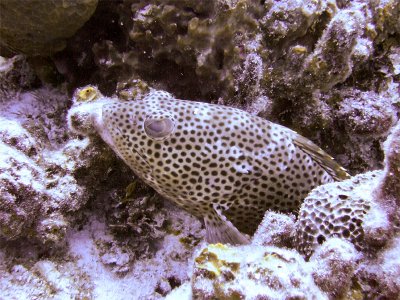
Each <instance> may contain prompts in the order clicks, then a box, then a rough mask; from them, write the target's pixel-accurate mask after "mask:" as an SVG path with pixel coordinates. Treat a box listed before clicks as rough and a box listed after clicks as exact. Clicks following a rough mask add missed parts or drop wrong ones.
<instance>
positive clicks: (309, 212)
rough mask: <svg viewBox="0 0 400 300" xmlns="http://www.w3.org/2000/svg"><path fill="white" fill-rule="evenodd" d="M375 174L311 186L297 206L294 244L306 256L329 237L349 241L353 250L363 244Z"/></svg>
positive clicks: (371, 203) (376, 180)
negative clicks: (308, 192)
mask: <svg viewBox="0 0 400 300" xmlns="http://www.w3.org/2000/svg"><path fill="white" fill-rule="evenodd" d="M378 174H380V173H379V172H378V173H376V172H375V173H374V172H372V173H367V174H361V175H358V176H355V177H353V178H351V179H348V180H345V181H342V182H334V183H329V184H325V185H322V186H319V187H317V188H315V189H314V190H313V191H311V193H310V194H309V195H308V196H307V197H306V199H305V200H304V203H303V204H302V206H301V208H300V213H299V218H298V221H297V229H296V236H297V243H296V244H297V247H298V249H299V250H300V251H301V252H303V253H305V254H306V255H310V254H311V253H312V251H313V250H314V249H315V248H316V247H317V246H318V245H321V244H322V243H324V242H325V241H326V240H327V239H328V238H330V237H340V238H344V239H347V240H350V241H351V242H352V243H353V244H354V245H355V246H356V249H362V248H363V247H364V246H365V244H364V238H365V237H364V221H365V219H366V216H367V214H368V213H369V212H370V209H371V206H372V205H373V198H372V190H371V186H372V185H373V184H375V186H377V185H378V183H379V181H378V179H379V176H378Z"/></svg>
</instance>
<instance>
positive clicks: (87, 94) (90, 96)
mask: <svg viewBox="0 0 400 300" xmlns="http://www.w3.org/2000/svg"><path fill="white" fill-rule="evenodd" d="M99 95H100V92H99V90H98V89H97V88H96V87H94V86H87V87H84V88H82V89H80V90H78V91H77V93H76V97H77V101H82V102H84V101H87V102H89V101H93V100H95V99H96V98H98V97H99Z"/></svg>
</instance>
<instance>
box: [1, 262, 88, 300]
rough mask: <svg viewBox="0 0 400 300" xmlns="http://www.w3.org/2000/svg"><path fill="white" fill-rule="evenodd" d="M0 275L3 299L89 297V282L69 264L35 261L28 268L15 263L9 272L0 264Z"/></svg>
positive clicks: (73, 265) (79, 271)
mask: <svg viewBox="0 0 400 300" xmlns="http://www.w3.org/2000/svg"><path fill="white" fill-rule="evenodd" d="M0 274H1V280H0V291H1V296H2V298H4V299H13V298H18V299H32V298H40V299H54V298H59V299H70V298H71V297H76V298H80V299H82V298H86V299H90V298H92V297H93V294H92V286H91V283H90V282H88V280H87V278H85V277H86V276H87V274H85V273H84V272H82V271H81V270H79V268H78V266H77V265H75V264H73V263H66V264H60V263H55V262H52V261H49V260H39V261H37V262H36V263H35V264H34V265H33V267H31V268H30V267H26V266H23V265H21V264H16V265H14V266H12V268H11V270H10V272H7V271H5V270H4V269H3V266H1V263H0Z"/></svg>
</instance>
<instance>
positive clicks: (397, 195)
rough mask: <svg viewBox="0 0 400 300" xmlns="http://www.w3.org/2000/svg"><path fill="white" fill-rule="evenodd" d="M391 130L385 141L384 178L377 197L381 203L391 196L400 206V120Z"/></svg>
mask: <svg viewBox="0 0 400 300" xmlns="http://www.w3.org/2000/svg"><path fill="white" fill-rule="evenodd" d="M392 131H393V132H392V134H391V135H390V136H389V137H388V139H387V141H386V142H385V146H386V149H385V150H386V151H385V155H386V157H385V170H384V178H383V180H382V184H381V186H380V187H379V189H378V190H377V193H378V194H377V197H378V198H380V199H381V202H382V204H385V202H386V201H387V200H389V199H390V198H392V199H393V200H394V201H395V205H396V206H397V207H400V122H399V123H398V124H397V126H395V127H394V128H393V130H392ZM388 198H389V199H388ZM387 204H389V203H387Z"/></svg>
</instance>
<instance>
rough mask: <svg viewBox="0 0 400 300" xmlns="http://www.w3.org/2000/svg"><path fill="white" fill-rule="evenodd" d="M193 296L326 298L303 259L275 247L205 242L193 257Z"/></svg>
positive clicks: (201, 297) (208, 297) (218, 297)
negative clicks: (202, 247)
mask: <svg viewBox="0 0 400 300" xmlns="http://www.w3.org/2000/svg"><path fill="white" fill-rule="evenodd" d="M192 291H193V297H194V298H196V299H244V298H246V299H261V298H267V299H293V298H295V299H308V298H318V299H328V298H327V296H326V294H325V293H323V292H322V291H321V290H320V289H319V288H318V287H317V286H316V285H315V283H314V281H313V279H312V276H311V273H310V271H309V268H307V266H306V263H305V261H304V259H303V258H302V257H301V256H300V255H299V254H298V253H296V252H295V251H290V250H286V249H282V248H277V247H271V246H269V247H262V246H242V247H240V248H239V247H236V248H235V247H229V246H225V245H222V244H215V245H209V246H208V247H206V248H204V249H203V250H202V251H201V252H200V254H198V255H197V257H196V258H195V266H194V270H193V276H192Z"/></svg>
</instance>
